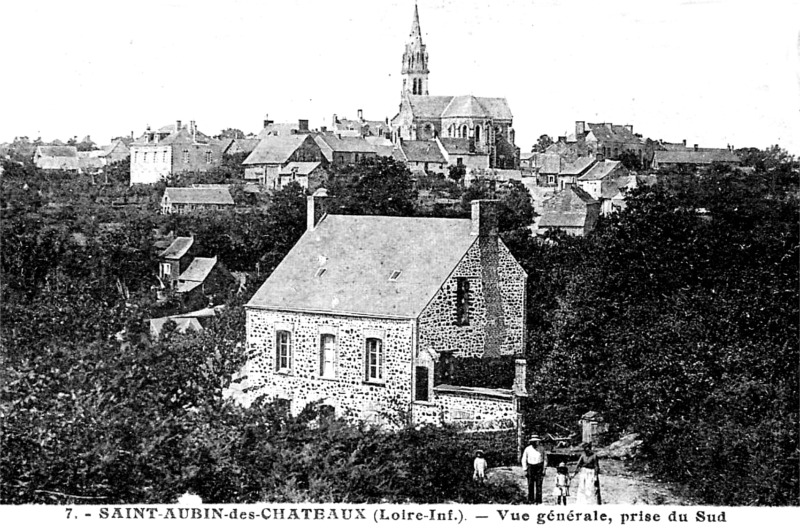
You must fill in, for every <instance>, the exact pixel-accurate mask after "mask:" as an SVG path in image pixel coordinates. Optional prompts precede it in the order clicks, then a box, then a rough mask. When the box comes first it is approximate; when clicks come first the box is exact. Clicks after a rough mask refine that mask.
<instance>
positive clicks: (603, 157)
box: [594, 152, 605, 161]
mask: <svg viewBox="0 0 800 528" xmlns="http://www.w3.org/2000/svg"><path fill="white" fill-rule="evenodd" d="M594 159H596V160H597V161H603V160H604V159H605V156H603V153H602V152H598V153H597V154H595V155H594Z"/></svg>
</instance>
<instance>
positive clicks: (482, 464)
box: [472, 449, 486, 484]
mask: <svg viewBox="0 0 800 528" xmlns="http://www.w3.org/2000/svg"><path fill="white" fill-rule="evenodd" d="M472 467H474V468H475V472H474V473H473V474H472V480H474V481H475V482H477V483H478V484H483V482H484V481H485V480H486V459H485V458H483V450H482V449H478V451H476V452H475V462H474V463H473V464H472Z"/></svg>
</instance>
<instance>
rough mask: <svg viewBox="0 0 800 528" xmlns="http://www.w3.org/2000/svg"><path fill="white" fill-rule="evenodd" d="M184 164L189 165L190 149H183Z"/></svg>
mask: <svg viewBox="0 0 800 528" xmlns="http://www.w3.org/2000/svg"><path fill="white" fill-rule="evenodd" d="M183 162H184V163H189V149H183Z"/></svg>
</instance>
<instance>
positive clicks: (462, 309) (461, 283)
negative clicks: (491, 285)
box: [456, 277, 469, 326]
mask: <svg viewBox="0 0 800 528" xmlns="http://www.w3.org/2000/svg"><path fill="white" fill-rule="evenodd" d="M456 324H457V325H459V326H467V325H469V279H467V278H464V277H459V278H457V279H456Z"/></svg>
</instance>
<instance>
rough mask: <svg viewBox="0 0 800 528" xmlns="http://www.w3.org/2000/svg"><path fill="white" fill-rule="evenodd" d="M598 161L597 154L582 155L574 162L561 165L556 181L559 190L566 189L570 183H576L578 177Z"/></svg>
mask: <svg viewBox="0 0 800 528" xmlns="http://www.w3.org/2000/svg"><path fill="white" fill-rule="evenodd" d="M596 162H597V157H596V156H581V157H579V158H578V159H576V160H575V161H573V162H572V163H568V164H566V165H563V164H562V165H561V170H560V171H559V173H558V176H557V178H556V181H557V182H558V188H559V190H564V189H565V188H567V187H569V186H570V185H575V184H576V183H577V182H578V178H580V177H581V176H583V175H584V174H586V173H587V172H589V169H591V168H592V166H593V165H594V164H595V163H596Z"/></svg>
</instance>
